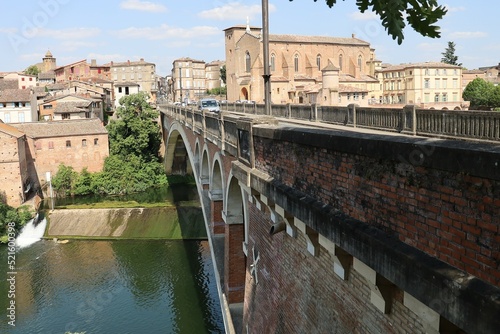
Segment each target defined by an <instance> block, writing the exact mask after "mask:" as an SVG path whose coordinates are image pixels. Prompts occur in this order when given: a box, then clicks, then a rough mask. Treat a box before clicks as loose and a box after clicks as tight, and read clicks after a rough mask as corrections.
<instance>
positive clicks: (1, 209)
mask: <svg viewBox="0 0 500 334" xmlns="http://www.w3.org/2000/svg"><path fill="white" fill-rule="evenodd" d="M32 217H33V212H31V211H30V209H29V207H28V206H20V207H19V208H17V209H15V208H13V207H11V206H8V205H7V204H5V203H3V202H0V243H7V242H8V235H7V233H8V229H7V224H9V223H14V231H15V233H16V234H17V233H19V231H20V230H21V228H22V227H23V226H24V225H25V224H26V223H27V222H28V221H29V220H30V219H31V218H32Z"/></svg>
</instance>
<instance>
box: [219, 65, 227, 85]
mask: <svg viewBox="0 0 500 334" xmlns="http://www.w3.org/2000/svg"><path fill="white" fill-rule="evenodd" d="M220 79H221V80H222V82H223V83H224V84H226V65H224V66H222V67H221V68H220Z"/></svg>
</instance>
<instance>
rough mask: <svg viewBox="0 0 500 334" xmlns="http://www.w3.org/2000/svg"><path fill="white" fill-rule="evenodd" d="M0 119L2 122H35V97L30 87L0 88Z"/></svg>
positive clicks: (36, 118)
mask: <svg viewBox="0 0 500 334" xmlns="http://www.w3.org/2000/svg"><path fill="white" fill-rule="evenodd" d="M0 120H1V121H3V122H4V123H24V122H36V121H37V120H38V116H37V110H36V97H35V95H34V94H32V91H31V89H3V90H0Z"/></svg>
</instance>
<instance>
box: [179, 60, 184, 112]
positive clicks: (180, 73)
mask: <svg viewBox="0 0 500 334" xmlns="http://www.w3.org/2000/svg"><path fill="white" fill-rule="evenodd" d="M179 88H180V93H181V106H182V102H183V101H182V64H181V63H179Z"/></svg>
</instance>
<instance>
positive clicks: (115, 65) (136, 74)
mask: <svg viewBox="0 0 500 334" xmlns="http://www.w3.org/2000/svg"><path fill="white" fill-rule="evenodd" d="M105 65H107V66H109V67H110V71H111V74H110V79H111V80H112V81H113V83H114V84H115V85H116V84H118V83H124V82H133V83H136V84H138V85H139V90H140V91H142V92H146V93H148V95H149V97H150V102H156V94H157V90H158V87H157V83H156V65H155V64H153V63H150V62H146V61H144V58H141V59H140V60H139V61H130V60H127V61H126V62H113V61H112V62H111V63H109V64H105ZM117 100H118V97H117V96H115V101H114V105H116V104H117Z"/></svg>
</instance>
